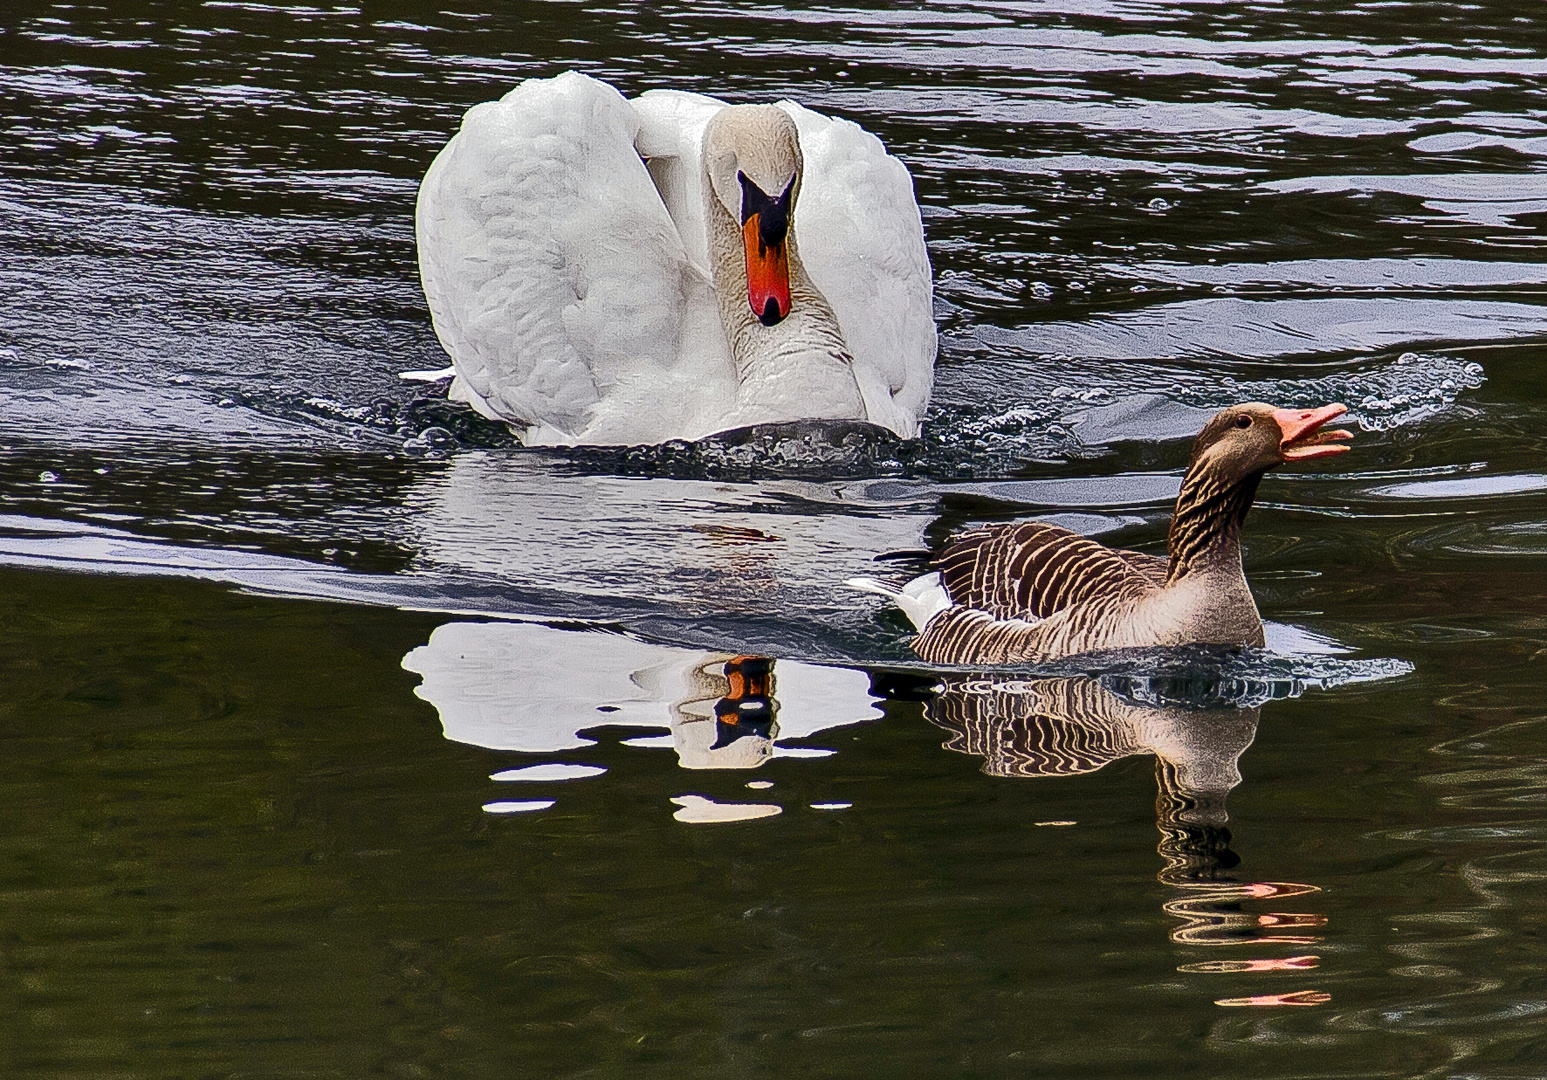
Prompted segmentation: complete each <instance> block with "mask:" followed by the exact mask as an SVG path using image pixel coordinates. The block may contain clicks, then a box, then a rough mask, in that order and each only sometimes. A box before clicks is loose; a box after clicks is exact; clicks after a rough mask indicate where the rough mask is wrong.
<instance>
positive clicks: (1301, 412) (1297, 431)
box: [1273, 403, 1354, 461]
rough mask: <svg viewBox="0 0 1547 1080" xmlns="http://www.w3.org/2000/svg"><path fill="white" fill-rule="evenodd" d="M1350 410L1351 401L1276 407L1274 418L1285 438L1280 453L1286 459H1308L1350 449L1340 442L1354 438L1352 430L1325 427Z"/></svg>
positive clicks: (1280, 443)
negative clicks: (1323, 428) (1292, 407)
mask: <svg viewBox="0 0 1547 1080" xmlns="http://www.w3.org/2000/svg"><path fill="white" fill-rule="evenodd" d="M1347 411H1348V406H1347V405H1338V404H1335V403H1334V404H1332V405H1323V406H1322V407H1321V408H1319V409H1275V410H1274V411H1273V419H1274V420H1275V421H1277V422H1278V428H1279V430H1280V431H1282V432H1283V433H1284V434H1283V438H1282V439H1280V440H1279V444H1278V446H1279V453H1280V454H1282V455H1284V460H1285V461H1304V460H1305V459H1306V458H1318V457H1331V456H1332V455H1333V454H1341V453H1342V452H1343V451H1345V450H1347V449H1348V447H1346V446H1339V445H1337V444H1338V443H1340V442H1342V441H1344V440H1346V439H1352V438H1353V437H1354V433H1353V432H1352V431H1343V430H1338V429H1335V430H1333V431H1322V430H1321V425H1323V424H1325V423H1326V422H1327V421H1328V420H1333V419H1336V418H1337V417H1339V416H1342V415H1343V414H1344V413H1346V412H1347Z"/></svg>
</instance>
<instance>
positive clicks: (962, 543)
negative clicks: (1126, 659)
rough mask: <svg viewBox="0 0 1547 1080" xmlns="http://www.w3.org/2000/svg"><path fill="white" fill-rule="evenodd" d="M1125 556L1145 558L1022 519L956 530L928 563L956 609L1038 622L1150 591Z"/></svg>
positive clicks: (1147, 575)
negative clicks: (1103, 600) (1077, 607)
mask: <svg viewBox="0 0 1547 1080" xmlns="http://www.w3.org/2000/svg"><path fill="white" fill-rule="evenodd" d="M1129 556H1138V557H1139V558H1141V559H1151V558H1153V557H1152V556H1142V555H1139V553H1138V552H1118V551H1114V550H1112V549H1111V548H1109V547H1106V546H1104V545H1102V544H1099V543H1097V542H1096V541H1094V540H1091V539H1090V538H1089V537H1085V536H1081V535H1080V534H1079V533H1075V532H1071V531H1069V530H1068V529H1064V528H1060V527H1059V526H1057V525H1047V524H1044V523H1042V522H1037V521H1028V522H1023V523H1020V524H1010V525H995V526H990V527H987V528H982V529H974V530H972V531H971V532H968V533H964V534H962V535H961V536H958V537H957V538H956V539H955V540H954V541H953V542H952V543H951V545H950V546H949V547H947V548H946V549H945V550H944V551H942V552H941V553H940V555H939V556H938V557H937V558H936V560H935V565H936V568H937V569H938V570H939V571H940V580H941V583H942V584H944V586H945V588H946V591H947V592H948V593H949V594H950V597H951V599H952V601H953V602H955V603H956V604H959V605H962V606H965V607H968V608H972V609H975V610H978V611H983V612H987V613H988V614H989V615H990V616H992V617H993V618H995V619H1045V618H1048V617H1049V616H1051V615H1055V614H1057V613H1058V612H1060V611H1063V610H1065V609H1067V608H1070V607H1073V606H1075V605H1076V604H1081V603H1085V602H1086V601H1089V600H1094V599H1097V598H1100V597H1107V596H1117V595H1134V596H1138V595H1142V594H1143V593H1145V592H1148V591H1149V590H1150V589H1153V588H1155V587H1156V585H1157V584H1158V582H1156V581H1155V579H1154V578H1153V576H1152V572H1151V571H1150V570H1149V569H1148V568H1146V567H1141V566H1137V565H1135V563H1134V562H1132V561H1131V560H1130V558H1129ZM1162 580H1163V579H1162Z"/></svg>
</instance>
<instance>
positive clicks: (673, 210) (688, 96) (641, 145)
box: [629, 90, 725, 279]
mask: <svg viewBox="0 0 1547 1080" xmlns="http://www.w3.org/2000/svg"><path fill="white" fill-rule="evenodd" d="M629 104H630V105H632V106H633V107H634V112H635V113H636V114H637V115H638V117H639V134H638V135H636V136H635V137H634V148H635V149H636V150H638V151H639V156H640V157H642V158H644V159H645V165H646V166H647V167H648V168H649V170H650V178H651V179H652V180H654V181H655V187H656V190H657V191H659V192H660V194H661V201H662V202H664V203H665V204H666V212H667V213H669V214H670V215H671V219H672V221H674V222H675V223H676V225H677V231H678V233H679V234H680V235H681V237H682V244H683V247H684V248H685V249H686V251H687V253H688V258H689V259H691V260H692V261H693V262H694V263H695V264H696V265H697V266H698V268H699V269H700V270H701V271H702V272H703V274H704V275H705V278H706V279H707V278H708V275H709V237H708V234H707V232H706V231H705V228H704V179H703V176H704V166H703V148H704V129H705V128H707V127H708V126H709V121H710V120H713V119H714V117H715V114H716V113H718V112H719V111H720V110H721V109H723V108H725V102H723V101H720V100H719V99H718V98H712V97H708V96H707V95H704V94H694V93H690V92H689V91H686V90H646V91H645V92H644V93H643V94H640V95H639V96H638V97H637V98H632V99H630V101H629Z"/></svg>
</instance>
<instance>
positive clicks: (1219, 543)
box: [1166, 466, 1262, 585]
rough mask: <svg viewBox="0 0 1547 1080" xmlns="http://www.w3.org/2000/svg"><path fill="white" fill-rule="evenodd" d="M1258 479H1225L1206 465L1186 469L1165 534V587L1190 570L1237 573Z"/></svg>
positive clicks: (1191, 571) (1249, 477)
mask: <svg viewBox="0 0 1547 1080" xmlns="http://www.w3.org/2000/svg"><path fill="white" fill-rule="evenodd" d="M1261 480H1262V473H1260V472H1257V473H1252V474H1251V475H1250V476H1247V477H1246V478H1245V479H1242V480H1236V481H1234V482H1229V481H1226V480H1224V479H1221V478H1220V477H1218V476H1217V475H1215V474H1214V473H1213V472H1212V471H1211V470H1209V469H1207V468H1199V467H1196V466H1195V467H1194V468H1192V469H1189V470H1188V472H1187V475H1186V477H1184V478H1183V480H1182V492H1181V494H1180V495H1178V496H1177V498H1176V512H1175V514H1173V515H1172V517H1171V532H1170V534H1169V536H1168V537H1167V543H1166V546H1167V548H1168V549H1169V554H1170V556H1171V563H1170V566H1169V568H1168V570H1167V573H1166V584H1167V585H1169V584H1171V583H1172V582H1174V581H1177V580H1179V579H1181V578H1183V577H1186V576H1187V575H1189V574H1197V573H1207V572H1217V571H1223V572H1226V573H1234V574H1240V573H1241V525H1242V524H1243V523H1244V522H1245V521H1246V513H1247V511H1249V510H1250V509H1251V508H1252V500H1253V499H1254V498H1256V496H1257V484H1258V483H1259V482H1260V481H1261Z"/></svg>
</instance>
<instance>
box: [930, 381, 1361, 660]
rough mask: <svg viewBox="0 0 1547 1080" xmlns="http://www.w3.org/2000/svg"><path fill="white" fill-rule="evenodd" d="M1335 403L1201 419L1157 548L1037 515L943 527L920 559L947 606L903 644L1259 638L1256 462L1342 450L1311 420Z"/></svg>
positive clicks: (945, 646)
mask: <svg viewBox="0 0 1547 1080" xmlns="http://www.w3.org/2000/svg"><path fill="white" fill-rule="evenodd" d="M1344 411H1345V410H1344V408H1343V406H1341V405H1328V406H1324V407H1323V408H1321V409H1315V410H1303V411H1299V412H1296V411H1295V410H1287V409H1278V410H1275V409H1274V408H1273V407H1272V406H1269V405H1261V404H1256V403H1253V404H1249V405H1239V406H1234V407H1232V408H1230V409H1226V410H1224V411H1223V412H1221V413H1219V414H1218V415H1217V416H1215V417H1214V418H1213V419H1212V420H1210V421H1209V423H1208V424H1207V425H1206V426H1205V427H1204V429H1203V431H1202V432H1201V433H1200V434H1199V436H1198V438H1197V440H1196V441H1195V442H1194V444H1193V452H1192V456H1191V460H1190V462H1189V465H1188V470H1187V475H1186V476H1185V477H1184V478H1183V480H1182V490H1181V492H1180V494H1179V495H1178V496H1177V502H1176V509H1175V513H1174V514H1173V516H1172V520H1171V529H1170V533H1169V535H1168V537H1167V548H1168V552H1169V556H1168V557H1167V558H1161V557H1158V556H1155V555H1146V554H1144V553H1142V552H1137V551H1126V550H1122V549H1117V548H1109V547H1106V546H1105V545H1103V544H1100V543H1098V542H1096V541H1095V540H1092V539H1090V538H1089V537H1085V536H1081V535H1079V534H1078V533H1075V532H1071V531H1070V530H1068V529H1064V528H1060V527H1058V526H1056V525H1048V524H1045V523H1042V522H1023V523H1013V524H1007V525H994V526H988V527H984V528H978V529H974V530H972V531H970V532H967V533H964V534H962V535H960V536H958V537H956V538H955V539H954V540H953V541H952V543H951V544H950V545H949V546H948V547H946V548H945V549H944V550H943V551H941V552H940V553H939V554H938V555H937V556H936V557H935V558H934V560H933V562H932V566H933V568H934V571H935V572H936V573H937V574H938V575H939V582H940V587H941V588H942V589H943V590H944V593H945V596H946V597H947V598H948V599H949V606H947V607H944V608H943V610H939V611H937V612H936V613H935V614H933V616H932V617H930V618H929V619H928V621H927V623H925V625H924V626H923V627H922V629H921V631H920V633H919V635H918V637H917V638H915V639H914V642H913V648H914V650H915V651H916V652H917V653H918V654H919V655H920V656H921V657H923V658H924V659H925V660H929V661H932V662H934V663H940V664H1010V663H1022V662H1033V661H1039V660H1045V659H1050V658H1053V657H1058V656H1068V655H1071V654H1073V653H1079V652H1089V651H1093V650H1097V649H1113V648H1127V647H1136V646H1147V645H1181V644H1187V643H1191V642H1205V643H1214V644H1242V645H1261V644H1262V642H1263V631H1262V620H1261V617H1260V616H1259V615H1258V613H1257V607H1256V604H1255V602H1254V601H1253V600H1252V596H1251V591H1250V589H1249V588H1248V587H1247V585H1246V578H1245V575H1244V573H1243V572H1242V569H1241V550H1240V537H1241V527H1242V524H1243V523H1244V522H1245V520H1246V515H1247V512H1248V511H1249V510H1250V509H1251V505H1252V500H1253V499H1254V497H1255V496H1256V493H1257V485H1258V483H1259V482H1260V481H1261V479H1262V476H1263V473H1264V472H1266V471H1267V470H1268V469H1271V468H1274V467H1276V466H1278V465H1280V464H1283V463H1284V462H1285V461H1289V460H1295V459H1298V458H1307V457H1323V456H1327V455H1330V454H1333V453H1338V452H1340V451H1342V450H1343V449H1345V448H1344V447H1342V446H1339V445H1334V444H1335V443H1336V442H1337V441H1338V440H1339V439H1342V438H1347V437H1348V436H1347V433H1346V432H1335V431H1321V430H1320V428H1321V426H1322V425H1323V424H1324V423H1326V422H1327V421H1328V420H1330V419H1332V418H1334V417H1336V416H1338V415H1341V414H1342V413H1343V412H1344Z"/></svg>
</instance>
